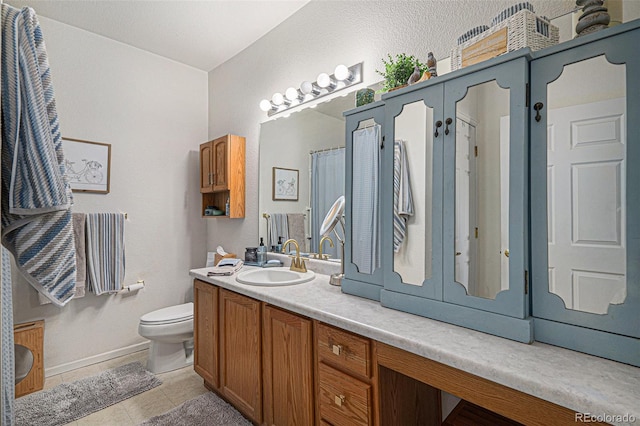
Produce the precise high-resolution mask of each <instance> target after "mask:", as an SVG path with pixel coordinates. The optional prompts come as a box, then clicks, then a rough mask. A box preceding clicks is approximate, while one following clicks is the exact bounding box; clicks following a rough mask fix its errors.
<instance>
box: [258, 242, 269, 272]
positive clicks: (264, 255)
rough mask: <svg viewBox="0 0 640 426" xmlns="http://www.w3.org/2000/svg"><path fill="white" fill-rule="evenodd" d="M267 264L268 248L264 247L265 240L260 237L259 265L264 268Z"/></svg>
mask: <svg viewBox="0 0 640 426" xmlns="http://www.w3.org/2000/svg"><path fill="white" fill-rule="evenodd" d="M265 263H267V247H266V246H265V245H264V239H263V238H262V237H260V245H259V246H258V265H259V266H263V265H264V264H265Z"/></svg>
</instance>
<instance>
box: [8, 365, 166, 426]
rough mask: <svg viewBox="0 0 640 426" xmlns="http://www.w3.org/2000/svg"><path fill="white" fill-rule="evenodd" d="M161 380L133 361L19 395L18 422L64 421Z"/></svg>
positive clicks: (43, 425)
mask: <svg viewBox="0 0 640 426" xmlns="http://www.w3.org/2000/svg"><path fill="white" fill-rule="evenodd" d="M161 384H162V381H161V380H160V379H158V378H157V377H156V376H154V375H153V374H152V373H150V372H149V371H147V370H146V369H145V368H144V367H143V366H142V364H140V363H139V362H132V363H130V364H126V365H123V366H120V367H116V368H112V369H110V370H107V371H104V372H102V373H100V374H97V375H95V376H91V377H86V378H84V379H81V380H77V381H75V382H71V383H63V384H61V385H58V386H56V387H54V388H51V389H47V390H44V391H40V392H36V393H32V394H29V395H25V396H23V397H22V398H18V399H16V402H15V407H14V408H15V413H16V425H18V426H31V425H33V426H54V425H64V424H66V423H69V422H72V421H74V420H77V419H80V418H82V417H85V416H88V415H89V414H91V413H94V412H96V411H99V410H102V409H103V408H106V407H108V406H110V405H113V404H116V403H118V402H120V401H124V400H125V399H127V398H131V397H132V396H134V395H137V394H139V393H142V392H144V391H147V390H149V389H152V388H155V387H156V386H159V385H161Z"/></svg>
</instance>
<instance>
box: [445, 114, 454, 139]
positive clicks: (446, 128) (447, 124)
mask: <svg viewBox="0 0 640 426" xmlns="http://www.w3.org/2000/svg"><path fill="white" fill-rule="evenodd" d="M451 123H453V120H452V119H451V117H449V118H447V119H446V120H444V124H446V126H445V128H444V134H445V135H448V134H449V124H451Z"/></svg>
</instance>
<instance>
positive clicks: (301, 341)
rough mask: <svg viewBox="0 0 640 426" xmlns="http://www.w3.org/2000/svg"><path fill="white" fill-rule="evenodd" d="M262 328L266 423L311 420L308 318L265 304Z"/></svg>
mask: <svg viewBox="0 0 640 426" xmlns="http://www.w3.org/2000/svg"><path fill="white" fill-rule="evenodd" d="M262 330H263V339H262V340H263V354H262V356H263V367H264V368H263V372H264V422H265V424H267V425H311V424H313V419H314V415H313V406H314V398H313V394H314V392H313V340H312V324H311V320H309V319H306V318H302V317H300V316H298V315H295V314H292V313H290V312H285V311H283V310H280V309H277V308H275V307H273V306H268V305H265V306H264V308H263V328H262Z"/></svg>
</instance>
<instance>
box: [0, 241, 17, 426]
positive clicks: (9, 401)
mask: <svg viewBox="0 0 640 426" xmlns="http://www.w3.org/2000/svg"><path fill="white" fill-rule="evenodd" d="M0 250H2V283H1V287H0V300H1V301H2V317H1V318H2V327H1V328H2V341H1V344H0V348H2V356H0V360H2V362H1V364H0V367H1V368H0V374H1V375H2V389H0V395H1V396H2V398H1V400H2V402H1V405H2V410H0V412H2V416H1V417H0V424H1V425H2V426H12V425H13V424H14V421H15V418H14V417H15V416H14V410H13V405H14V402H15V398H14V395H15V394H16V387H15V353H14V351H15V349H14V346H13V344H14V341H13V303H12V302H11V300H12V299H11V297H12V295H11V291H12V287H11V259H10V258H9V252H8V251H7V249H5V248H4V247H2V248H1V249H0Z"/></svg>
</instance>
